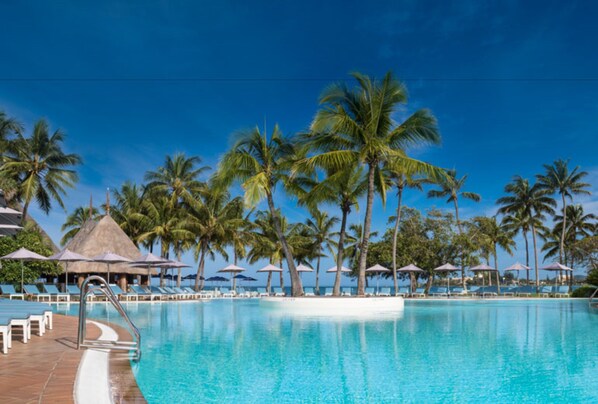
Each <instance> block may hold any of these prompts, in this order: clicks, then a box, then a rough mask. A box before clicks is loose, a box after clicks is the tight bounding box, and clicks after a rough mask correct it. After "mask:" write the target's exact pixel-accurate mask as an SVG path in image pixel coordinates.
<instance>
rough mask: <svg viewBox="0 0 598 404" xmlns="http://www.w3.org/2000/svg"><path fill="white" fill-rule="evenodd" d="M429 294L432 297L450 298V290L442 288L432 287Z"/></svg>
mask: <svg viewBox="0 0 598 404" xmlns="http://www.w3.org/2000/svg"><path fill="white" fill-rule="evenodd" d="M428 294H429V295H430V296H448V289H447V288H445V287H440V286H432V287H431V288H430V292H429V293H428Z"/></svg>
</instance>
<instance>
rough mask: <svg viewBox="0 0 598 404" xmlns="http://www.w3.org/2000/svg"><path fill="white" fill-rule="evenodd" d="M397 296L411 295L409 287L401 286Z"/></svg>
mask: <svg viewBox="0 0 598 404" xmlns="http://www.w3.org/2000/svg"><path fill="white" fill-rule="evenodd" d="M396 296H401V297H406V296H409V288H408V287H407V286H401V287H400V288H399V290H397V293H396Z"/></svg>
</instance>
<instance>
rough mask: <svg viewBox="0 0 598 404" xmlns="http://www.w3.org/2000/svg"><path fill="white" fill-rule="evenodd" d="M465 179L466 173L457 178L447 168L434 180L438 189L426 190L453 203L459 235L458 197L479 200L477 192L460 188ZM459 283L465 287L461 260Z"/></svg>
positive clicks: (454, 172) (454, 173) (431, 194)
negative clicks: (443, 174)
mask: <svg viewBox="0 0 598 404" xmlns="http://www.w3.org/2000/svg"><path fill="white" fill-rule="evenodd" d="M465 181H467V175H464V176H463V177H461V178H457V171H456V170H448V171H447V172H446V175H445V176H441V177H438V178H437V179H436V181H435V182H436V185H438V187H439V189H432V190H430V191H428V198H447V200H446V203H451V202H452V203H453V205H454V207H455V220H456V221H457V229H458V230H459V235H462V234H463V228H462V226H461V220H460V219H459V197H462V198H465V199H469V200H472V201H474V202H479V201H480V199H481V197H480V195H479V194H476V193H474V192H466V191H462V190H461V189H462V188H463V186H464V185H465ZM462 258H463V257H462ZM462 261H463V259H462ZM461 283H462V285H463V288H465V268H464V265H463V262H462V265H461Z"/></svg>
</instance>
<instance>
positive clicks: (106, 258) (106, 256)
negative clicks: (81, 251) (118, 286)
mask: <svg viewBox="0 0 598 404" xmlns="http://www.w3.org/2000/svg"><path fill="white" fill-rule="evenodd" d="M91 260H92V261H94V262H103V263H104V264H106V267H107V269H108V272H107V275H106V282H108V284H110V264H122V263H123V262H131V260H130V259H129V258H126V257H123V256H120V255H118V254H114V253H113V252H110V251H106V252H104V253H102V254H100V255H96V256H95V257H93V258H92V259H91Z"/></svg>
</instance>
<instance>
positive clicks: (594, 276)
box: [586, 268, 598, 286]
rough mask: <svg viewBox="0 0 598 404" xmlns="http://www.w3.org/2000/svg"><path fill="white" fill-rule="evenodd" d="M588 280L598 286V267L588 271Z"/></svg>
mask: <svg viewBox="0 0 598 404" xmlns="http://www.w3.org/2000/svg"><path fill="white" fill-rule="evenodd" d="M586 282H587V283H589V284H590V285H596V286H598V268H594V269H592V270H591V271H590V272H588V278H587V279H586Z"/></svg>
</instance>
